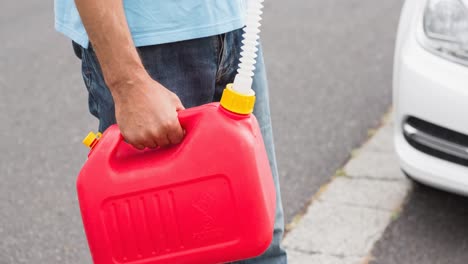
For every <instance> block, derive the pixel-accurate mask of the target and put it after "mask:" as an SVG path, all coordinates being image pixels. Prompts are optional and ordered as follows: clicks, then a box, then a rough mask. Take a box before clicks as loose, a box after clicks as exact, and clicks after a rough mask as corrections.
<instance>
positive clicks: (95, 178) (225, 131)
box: [77, 96, 276, 264]
mask: <svg viewBox="0 0 468 264" xmlns="http://www.w3.org/2000/svg"><path fill="white" fill-rule="evenodd" d="M226 98H227V96H226ZM222 102H223V101H222ZM222 102H221V103H222ZM226 104H227V105H228V104H229V102H227V103H226ZM252 106H253V102H252ZM179 120H180V123H181V125H182V126H183V127H184V129H185V130H186V135H185V138H184V139H183V141H182V143H180V144H178V145H175V146H171V147H168V148H159V149H154V150H149V149H146V150H143V151H139V150H137V149H135V148H133V147H132V146H130V145H129V144H127V143H125V141H124V140H123V138H122V136H121V134H120V131H119V129H118V127H117V126H112V127H110V128H109V129H107V130H106V131H105V133H104V135H102V137H101V138H99V139H95V140H91V142H89V145H91V146H92V149H91V151H90V153H89V158H88V160H87V162H86V163H85V165H84V166H83V168H82V170H81V172H80V175H79V177H78V180H77V190H78V198H79V202H80V209H81V214H82V218H83V223H84V228H85V231H86V236H87V239H88V244H89V248H90V251H91V254H92V257H93V260H94V263H95V264H111V263H112V264H117V263H132V264H133V263H134V264H163V263H170V264H174V263H175V264H184V263H186V264H191V263H193V264H210V263H211V264H215V263H225V262H230V261H235V260H240V259H247V258H252V257H255V256H258V255H261V254H262V253H263V252H264V251H265V250H266V249H267V247H268V246H269V244H270V242H271V239H272V235H273V225H274V215H275V201H276V195H275V188H274V183H273V179H272V176H271V170H270V166H269V162H268V157H267V154H266V151H265V147H264V143H263V139H262V136H261V133H260V129H259V126H258V123H257V120H256V118H255V117H254V116H253V115H252V114H236V113H233V112H230V111H228V110H226V109H225V108H223V107H222V106H220V105H219V104H218V103H211V104H207V105H203V106H199V107H195V108H191V109H188V110H184V111H181V112H180V113H179Z"/></svg>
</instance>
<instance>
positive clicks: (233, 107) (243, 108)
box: [220, 83, 255, 114]
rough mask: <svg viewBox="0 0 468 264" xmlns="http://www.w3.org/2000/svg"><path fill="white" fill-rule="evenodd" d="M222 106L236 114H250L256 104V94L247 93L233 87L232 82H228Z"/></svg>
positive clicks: (222, 97)
mask: <svg viewBox="0 0 468 264" xmlns="http://www.w3.org/2000/svg"><path fill="white" fill-rule="evenodd" d="M220 104H221V106H222V107H224V108H225V109H227V110H229V111H231V112H233V113H236V114H250V113H252V112H253V108H254V105H255V95H245V94H241V93H238V92H236V91H234V89H232V83H230V84H228V85H227V86H226V88H225V89H224V91H223V95H222V96H221V102H220Z"/></svg>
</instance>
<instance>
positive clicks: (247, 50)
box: [233, 0, 264, 95]
mask: <svg viewBox="0 0 468 264" xmlns="http://www.w3.org/2000/svg"><path fill="white" fill-rule="evenodd" d="M263 1H264V0H248V1H247V2H248V4H247V16H246V22H245V27H244V34H243V35H242V36H243V38H244V40H242V44H243V46H242V52H241V58H240V64H239V69H238V70H237V75H236V77H235V79H234V85H233V89H234V90H235V91H236V92H238V93H241V94H245V95H252V94H255V93H254V91H253V90H252V82H253V80H252V77H253V75H254V70H255V63H256V58H257V51H258V48H257V46H258V39H259V38H260V36H259V33H260V25H261V24H260V20H261V19H262V18H261V15H262V8H263Z"/></svg>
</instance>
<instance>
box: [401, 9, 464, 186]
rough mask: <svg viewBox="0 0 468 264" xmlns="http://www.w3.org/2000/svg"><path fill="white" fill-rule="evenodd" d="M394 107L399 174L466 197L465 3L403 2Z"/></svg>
mask: <svg viewBox="0 0 468 264" xmlns="http://www.w3.org/2000/svg"><path fill="white" fill-rule="evenodd" d="M393 102H394V110H395V131H394V132H395V133H394V143H395V147H396V152H397V156H398V158H399V161H400V165H401V167H402V169H403V171H404V172H406V174H407V175H408V176H409V177H410V178H412V179H414V180H416V181H418V182H421V183H424V184H427V185H430V186H433V187H436V188H439V189H443V190H446V191H450V192H455V193H458V194H462V195H468V0H406V2H405V5H404V7H403V10H402V14H401V18H400V24H399V29H398V37H397V43H396V50H395V62H394V79H393Z"/></svg>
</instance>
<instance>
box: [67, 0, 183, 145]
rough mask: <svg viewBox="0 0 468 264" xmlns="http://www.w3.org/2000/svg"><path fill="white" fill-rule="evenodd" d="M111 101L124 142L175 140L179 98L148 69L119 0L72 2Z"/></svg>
mask: <svg viewBox="0 0 468 264" xmlns="http://www.w3.org/2000/svg"><path fill="white" fill-rule="evenodd" d="M75 3H76V7H77V8H78V11H79V13H80V17H81V20H82V21H83V24H84V26H85V28H86V32H87V33H88V36H89V39H90V40H91V43H92V44H93V48H94V50H95V51H96V55H97V57H98V60H99V64H100V66H101V69H102V72H103V75H104V80H105V82H106V84H107V86H108V87H109V90H110V91H111V93H112V97H113V99H114V103H115V110H116V113H115V114H116V118H117V124H118V125H119V127H120V131H121V133H122V135H123V136H124V138H125V140H127V142H129V143H130V144H132V145H133V146H135V147H136V148H138V149H143V148H145V147H149V148H155V147H157V146H160V147H163V146H166V145H168V144H177V143H179V142H180V141H181V139H182V137H183V134H184V133H183V130H182V128H181V127H180V124H179V120H178V119H177V111H178V110H181V109H184V107H183V106H182V103H181V102H180V100H179V98H178V97H177V96H176V95H175V94H174V93H172V92H170V91H169V90H167V89H166V88H164V87H163V86H162V85H161V84H159V83H158V82H156V81H154V80H153V79H152V78H151V77H150V76H149V75H148V73H147V72H146V70H145V68H144V67H143V64H142V62H141V60H140V57H139V56H138V53H137V50H136V48H135V45H134V44H133V40H132V37H131V35H130V30H129V29H128V25H127V20H126V18H125V12H124V8H123V1H116V0H99V1H96V0H75Z"/></svg>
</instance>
